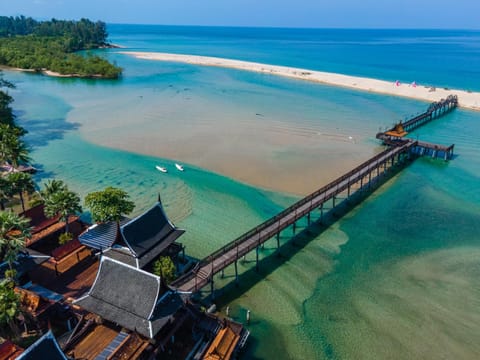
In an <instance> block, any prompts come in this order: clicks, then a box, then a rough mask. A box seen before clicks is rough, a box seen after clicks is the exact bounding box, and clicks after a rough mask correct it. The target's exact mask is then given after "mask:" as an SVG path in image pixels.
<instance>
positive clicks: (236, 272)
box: [234, 260, 238, 286]
mask: <svg viewBox="0 0 480 360" xmlns="http://www.w3.org/2000/svg"><path fill="white" fill-rule="evenodd" d="M234 264H235V286H238V265H237V260H235V262H234Z"/></svg>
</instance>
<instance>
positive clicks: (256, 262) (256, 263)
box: [255, 246, 259, 272]
mask: <svg viewBox="0 0 480 360" xmlns="http://www.w3.org/2000/svg"><path fill="white" fill-rule="evenodd" d="M258 249H259V246H257V247H256V248H255V253H256V261H255V270H256V271H257V272H258Z"/></svg>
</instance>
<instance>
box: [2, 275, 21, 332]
mask: <svg viewBox="0 0 480 360" xmlns="http://www.w3.org/2000/svg"><path fill="white" fill-rule="evenodd" d="M13 289H14V284H12V282H11V281H8V280H7V281H2V282H1V283H0V324H2V325H4V324H9V323H10V322H11V321H12V320H14V319H15V318H16V316H17V315H18V314H19V313H20V296H19V295H17V294H15V291H14V290H13Z"/></svg>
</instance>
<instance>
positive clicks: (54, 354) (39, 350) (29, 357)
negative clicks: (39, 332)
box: [17, 331, 68, 360]
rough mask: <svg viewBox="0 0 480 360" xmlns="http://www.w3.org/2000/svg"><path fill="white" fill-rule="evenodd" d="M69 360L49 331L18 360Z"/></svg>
mask: <svg viewBox="0 0 480 360" xmlns="http://www.w3.org/2000/svg"><path fill="white" fill-rule="evenodd" d="M44 359H48V360H67V359H68V358H67V357H66V356H65V354H64V353H63V352H62V350H61V349H60V346H59V345H58V343H57V340H56V339H55V337H54V336H53V334H52V332H51V331H49V332H47V333H46V334H45V335H43V336H42V337H41V338H40V339H38V340H37V341H35V342H34V343H33V344H32V345H30V347H29V348H28V349H27V350H25V351H24V352H23V353H22V354H21V355H20V356H19V357H18V358H17V360H44Z"/></svg>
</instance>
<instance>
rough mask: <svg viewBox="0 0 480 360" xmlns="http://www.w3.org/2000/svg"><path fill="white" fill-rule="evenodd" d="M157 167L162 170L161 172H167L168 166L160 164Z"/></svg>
mask: <svg viewBox="0 0 480 360" xmlns="http://www.w3.org/2000/svg"><path fill="white" fill-rule="evenodd" d="M155 168H156V169H157V170H158V171H161V172H164V173H166V172H167V168H166V167H163V166H160V165H155Z"/></svg>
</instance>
